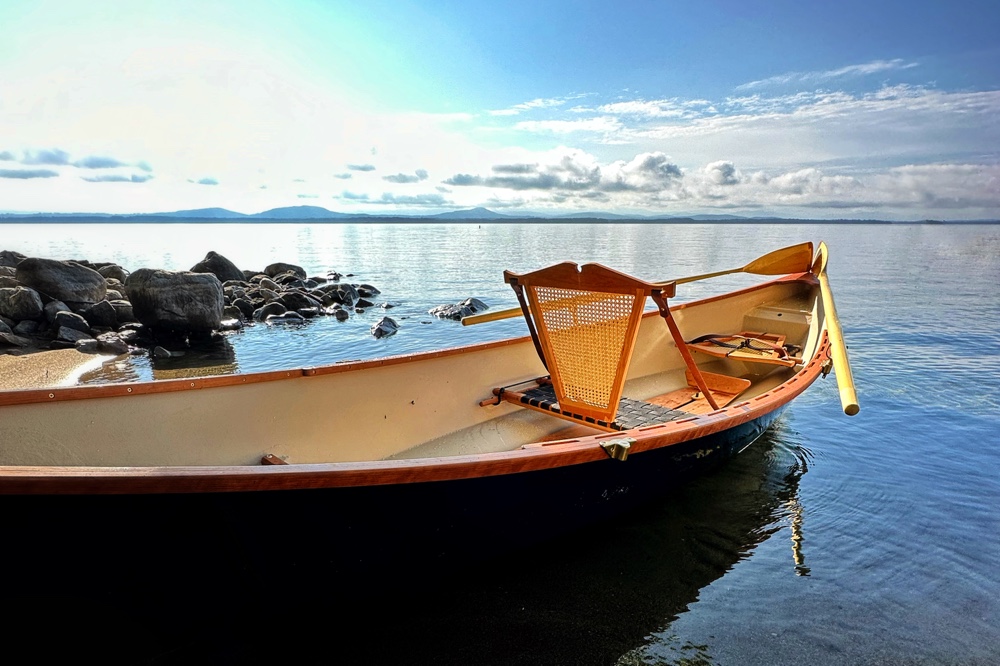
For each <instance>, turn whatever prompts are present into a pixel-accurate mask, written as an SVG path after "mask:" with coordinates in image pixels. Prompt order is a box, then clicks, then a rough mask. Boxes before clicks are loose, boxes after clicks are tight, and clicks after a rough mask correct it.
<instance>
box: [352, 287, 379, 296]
mask: <svg viewBox="0 0 1000 666" xmlns="http://www.w3.org/2000/svg"><path fill="white" fill-rule="evenodd" d="M357 290H358V294H359V295H360V296H363V297H364V298H371V297H372V296H378V295H379V294H381V293H382V292H381V291H379V290H378V289H376V288H375V287H373V286H371V285H370V284H359V285H358V286H357Z"/></svg>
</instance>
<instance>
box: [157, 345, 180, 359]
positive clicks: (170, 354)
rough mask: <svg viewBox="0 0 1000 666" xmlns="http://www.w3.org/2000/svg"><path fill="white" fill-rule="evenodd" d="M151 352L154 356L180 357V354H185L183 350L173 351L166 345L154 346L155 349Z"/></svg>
mask: <svg viewBox="0 0 1000 666" xmlns="http://www.w3.org/2000/svg"><path fill="white" fill-rule="evenodd" d="M150 353H151V354H152V355H153V358H178V357H180V356H184V352H182V351H175V352H173V351H170V350H169V349H167V348H166V347H160V346H159V345H157V346H156V347H153V350H152V352H150Z"/></svg>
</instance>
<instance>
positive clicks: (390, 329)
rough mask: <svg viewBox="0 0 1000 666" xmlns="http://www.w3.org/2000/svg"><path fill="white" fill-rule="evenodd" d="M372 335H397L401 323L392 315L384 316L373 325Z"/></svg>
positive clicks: (380, 336)
mask: <svg viewBox="0 0 1000 666" xmlns="http://www.w3.org/2000/svg"><path fill="white" fill-rule="evenodd" d="M371 330H372V335H374V336H375V337H376V338H384V337H388V336H390V335H395V333H396V331H398V330H399V324H397V323H396V321H395V320H394V319H393V318H392V317H382V318H381V319H379V320H378V322H377V323H375V324H374V325H373V326H372V329H371Z"/></svg>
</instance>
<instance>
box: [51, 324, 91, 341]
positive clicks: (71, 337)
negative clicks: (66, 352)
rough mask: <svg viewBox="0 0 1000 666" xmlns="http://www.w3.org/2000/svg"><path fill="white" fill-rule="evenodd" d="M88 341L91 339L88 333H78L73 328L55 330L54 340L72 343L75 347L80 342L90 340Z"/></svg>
mask: <svg viewBox="0 0 1000 666" xmlns="http://www.w3.org/2000/svg"><path fill="white" fill-rule="evenodd" d="M90 339H92V338H91V336H90V334H89V333H84V332H83V331H78V330H76V329H75V328H69V327H67V326H60V327H59V328H58V329H56V340H63V341H65V342H72V343H73V344H74V345H75V344H76V343H77V342H79V341H80V340H90Z"/></svg>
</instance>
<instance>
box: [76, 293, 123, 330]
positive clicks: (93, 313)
mask: <svg viewBox="0 0 1000 666" xmlns="http://www.w3.org/2000/svg"><path fill="white" fill-rule="evenodd" d="M80 314H82V315H83V317H84V319H86V320H87V321H88V322H90V325H91V326H107V327H109V328H115V327H117V326H118V312H117V310H116V309H115V306H113V305H111V303H110V302H109V301H106V300H104V301H100V302H99V303H94V304H93V305H91V306H89V307H86V308H83V309H82V310H81V311H80Z"/></svg>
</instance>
